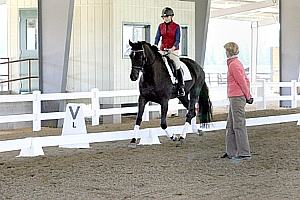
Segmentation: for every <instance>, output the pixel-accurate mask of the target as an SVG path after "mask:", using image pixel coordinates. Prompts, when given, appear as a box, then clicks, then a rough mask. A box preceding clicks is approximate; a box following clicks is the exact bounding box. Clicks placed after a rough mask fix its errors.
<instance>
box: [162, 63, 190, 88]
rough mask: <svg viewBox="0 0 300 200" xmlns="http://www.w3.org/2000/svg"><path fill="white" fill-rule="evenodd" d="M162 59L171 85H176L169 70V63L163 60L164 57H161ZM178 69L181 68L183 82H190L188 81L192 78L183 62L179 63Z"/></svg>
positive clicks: (175, 80)
mask: <svg viewBox="0 0 300 200" xmlns="http://www.w3.org/2000/svg"><path fill="white" fill-rule="evenodd" d="M163 59H164V62H165V64H166V67H167V69H168V72H169V75H170V79H171V81H172V83H173V84H176V83H177V79H176V78H175V77H174V75H173V72H172V70H171V67H170V65H169V63H168V61H167V59H166V58H164V57H163ZM180 67H181V68H182V70H183V80H184V81H190V80H192V79H193V78H192V76H191V73H190V71H189V69H188V67H187V66H186V65H185V64H184V63H183V62H181V61H180Z"/></svg>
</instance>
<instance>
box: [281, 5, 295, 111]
mask: <svg viewBox="0 0 300 200" xmlns="http://www.w3.org/2000/svg"><path fill="white" fill-rule="evenodd" d="M279 9H280V10H279V21H280V36H279V37H280V49H279V53H280V81H281V82H284V81H288V82H290V81H291V80H298V74H299V67H300V34H299V33H300V22H299V20H298V19H300V1H299V0H288V1H280V2H279ZM280 95H286V96H287V95H291V90H290V88H281V89H280ZM280 106H281V107H291V101H290V100H282V101H280Z"/></svg>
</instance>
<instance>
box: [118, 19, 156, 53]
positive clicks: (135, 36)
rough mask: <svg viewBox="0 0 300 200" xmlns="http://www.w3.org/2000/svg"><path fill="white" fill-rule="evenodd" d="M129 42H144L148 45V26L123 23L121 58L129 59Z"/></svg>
mask: <svg viewBox="0 0 300 200" xmlns="http://www.w3.org/2000/svg"><path fill="white" fill-rule="evenodd" d="M129 40H131V42H137V41H146V42H149V43H150V25H149V24H140V23H123V58H129V53H130V51H129V50H130V46H129Z"/></svg>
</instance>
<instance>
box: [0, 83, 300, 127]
mask: <svg viewBox="0 0 300 200" xmlns="http://www.w3.org/2000/svg"><path fill="white" fill-rule="evenodd" d="M268 87H288V88H291V95H288V96H279V95H273V96H270V95H267V88H268ZM297 87H300V83H299V82H296V81H295V80H293V81H291V82H266V81H265V80H261V81H259V82H257V83H253V84H251V89H257V94H256V95H255V96H254V100H255V102H256V105H257V110H263V109H266V105H267V101H270V100H289V101H291V108H296V107H297V100H299V99H300V95H298V94H297ZM209 89H210V92H213V91H215V90H220V89H222V90H226V86H216V87H210V88H209ZM138 95H139V91H137V90H120V91H99V90H98V89H97V88H94V89H92V90H91V92H76V93H52V94H41V92H40V91H34V92H33V93H32V94H26V95H1V98H0V103H3V102H26V101H27V102H32V114H19V115H6V116H0V123H7V122H22V121H32V123H33V131H40V130H41V121H42V120H50V119H64V117H65V112H50V113H42V112H41V102H42V101H49V100H72V99H74V100H75V99H91V108H90V109H87V110H84V116H85V117H91V118H92V125H93V126H95V125H99V117H100V116H103V115H116V114H126V113H137V110H138V109H137V107H123V108H106V109H104V108H101V109H100V104H99V99H100V98H106V97H124V96H138ZM219 99H220V100H217V101H212V104H213V106H215V107H216V106H227V105H228V103H229V102H228V100H227V97H226V96H224V97H220V98H219ZM172 109H174V110H175V109H184V107H183V105H182V104H176V105H169V110H172ZM152 111H160V106H159V105H147V106H146V108H145V112H144V116H143V120H144V121H148V120H149V113H150V112H152Z"/></svg>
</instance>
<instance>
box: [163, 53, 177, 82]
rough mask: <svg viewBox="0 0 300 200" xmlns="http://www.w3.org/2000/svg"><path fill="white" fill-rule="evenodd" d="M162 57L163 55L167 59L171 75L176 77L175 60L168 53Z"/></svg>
mask: <svg viewBox="0 0 300 200" xmlns="http://www.w3.org/2000/svg"><path fill="white" fill-rule="evenodd" d="M163 57H165V58H166V59H167V62H168V64H169V66H170V69H171V71H172V73H173V76H175V77H177V74H176V66H175V62H174V61H173V60H172V59H171V58H170V57H169V56H168V55H164V56H163Z"/></svg>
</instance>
